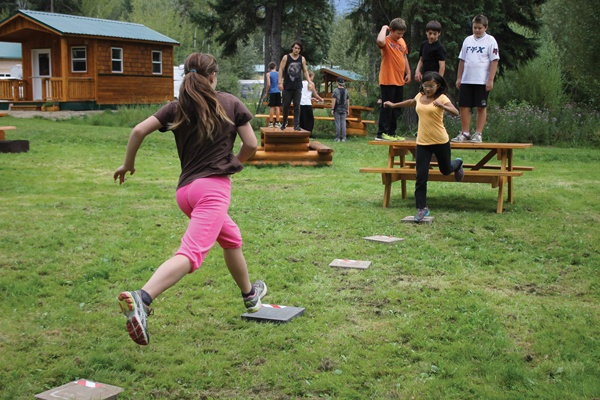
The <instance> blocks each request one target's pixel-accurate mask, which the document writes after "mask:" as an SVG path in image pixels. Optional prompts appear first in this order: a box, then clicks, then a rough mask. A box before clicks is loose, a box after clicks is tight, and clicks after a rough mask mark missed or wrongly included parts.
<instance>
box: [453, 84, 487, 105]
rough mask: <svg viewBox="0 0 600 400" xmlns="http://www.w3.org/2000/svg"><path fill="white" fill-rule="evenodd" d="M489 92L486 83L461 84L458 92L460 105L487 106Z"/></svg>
mask: <svg viewBox="0 0 600 400" xmlns="http://www.w3.org/2000/svg"><path fill="white" fill-rule="evenodd" d="M489 93H490V92H488V91H487V90H485V85H472V84H469V83H467V84H464V83H461V84H460V89H459V93H458V106H459V107H469V108H471V107H479V108H486V107H487V99H488V94H489Z"/></svg>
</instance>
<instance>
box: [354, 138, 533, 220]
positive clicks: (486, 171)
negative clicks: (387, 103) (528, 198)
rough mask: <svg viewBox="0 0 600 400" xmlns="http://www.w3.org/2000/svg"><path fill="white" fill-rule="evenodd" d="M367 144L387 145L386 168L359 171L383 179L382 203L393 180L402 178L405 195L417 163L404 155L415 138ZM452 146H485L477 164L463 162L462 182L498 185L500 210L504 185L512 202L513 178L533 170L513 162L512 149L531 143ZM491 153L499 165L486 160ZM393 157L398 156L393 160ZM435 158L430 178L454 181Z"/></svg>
mask: <svg viewBox="0 0 600 400" xmlns="http://www.w3.org/2000/svg"><path fill="white" fill-rule="evenodd" d="M369 144H370V145H379V146H389V150H388V160H387V167H385V168H361V169H360V172H364V173H378V174H381V178H382V183H383V185H384V186H385V188H384V192H383V207H389V205H390V196H391V189H392V183H393V182H396V181H401V184H402V198H403V199H406V197H407V194H406V181H407V180H416V174H417V172H416V168H415V166H416V163H415V162H414V161H406V155H407V154H412V155H413V156H415V154H416V149H417V143H416V141H415V140H406V141H386V140H381V141H379V140H374V141H370V142H369ZM451 146H452V149H461V150H487V151H488V152H487V154H486V155H485V156H483V157H482V158H481V160H480V161H479V162H477V163H476V164H463V169H464V171H465V176H464V178H463V180H462V182H472V183H489V184H491V186H492V188H498V206H497V208H496V212H497V213H499V214H500V213H502V209H503V206H504V185H505V184H507V186H508V201H509V202H510V203H513V194H514V193H513V178H514V177H517V176H522V175H523V172H524V171H533V169H534V167H527V166H514V165H513V150H516V149H527V148H530V147H533V144H532V143H470V142H463V143H454V142H451ZM494 156H497V159H498V160H499V161H500V165H492V164H488V161H490V160H491V159H492V158H493V157H494ZM396 157H399V159H398V160H396ZM437 166H438V165H437V162H432V163H430V166H429V168H430V169H429V179H428V180H429V181H443V182H456V180H455V179H454V174H450V175H443V174H442V173H441V172H440V171H439V169H433V168H434V167H437Z"/></svg>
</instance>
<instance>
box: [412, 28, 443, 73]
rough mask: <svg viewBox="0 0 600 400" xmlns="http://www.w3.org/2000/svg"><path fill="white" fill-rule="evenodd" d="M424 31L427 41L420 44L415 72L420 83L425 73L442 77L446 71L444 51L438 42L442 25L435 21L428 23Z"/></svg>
mask: <svg viewBox="0 0 600 400" xmlns="http://www.w3.org/2000/svg"><path fill="white" fill-rule="evenodd" d="M425 31H426V32H427V40H426V41H424V42H423V43H422V44H421V50H420V51H419V63H418V64H417V70H416V71H415V79H416V80H417V82H421V80H422V79H423V74H425V72H428V71H433V72H437V73H438V74H440V75H441V76H444V72H445V71H446V49H445V48H444V46H443V45H442V43H441V42H440V41H439V40H438V38H439V36H440V34H441V33H442V24H440V23H439V22H437V21H429V23H427V26H426V27H425ZM421 68H423V72H421Z"/></svg>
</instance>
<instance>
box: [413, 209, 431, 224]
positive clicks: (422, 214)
mask: <svg viewBox="0 0 600 400" xmlns="http://www.w3.org/2000/svg"><path fill="white" fill-rule="evenodd" d="M428 215H429V207H425V208H419V209H418V210H417V215H415V222H421V221H423V218H425V217H426V216H428Z"/></svg>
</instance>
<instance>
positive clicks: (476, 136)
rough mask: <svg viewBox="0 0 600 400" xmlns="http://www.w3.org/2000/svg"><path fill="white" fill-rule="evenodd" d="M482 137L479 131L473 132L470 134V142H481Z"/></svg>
mask: <svg viewBox="0 0 600 400" xmlns="http://www.w3.org/2000/svg"><path fill="white" fill-rule="evenodd" d="M482 142H483V139H482V137H481V133H479V132H475V133H474V134H473V136H471V143H482Z"/></svg>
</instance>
